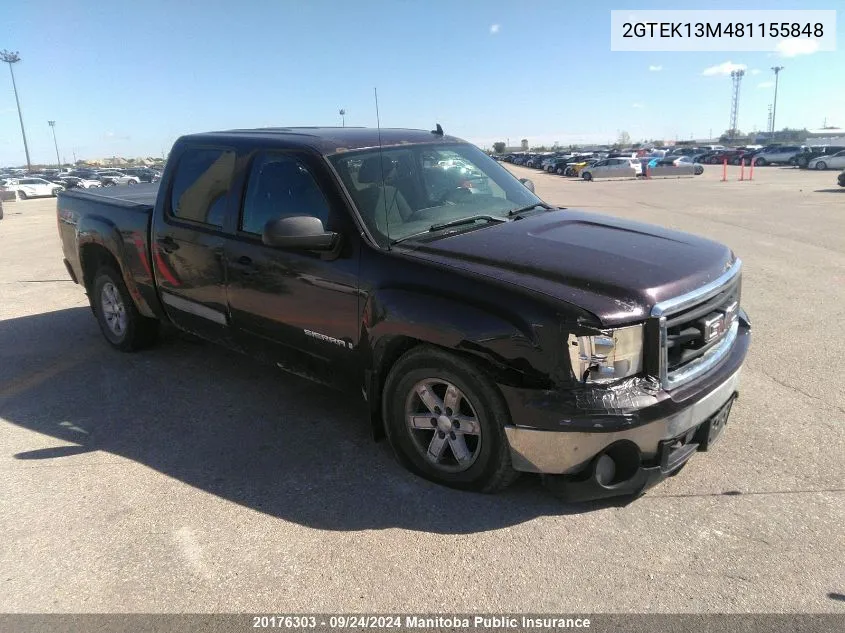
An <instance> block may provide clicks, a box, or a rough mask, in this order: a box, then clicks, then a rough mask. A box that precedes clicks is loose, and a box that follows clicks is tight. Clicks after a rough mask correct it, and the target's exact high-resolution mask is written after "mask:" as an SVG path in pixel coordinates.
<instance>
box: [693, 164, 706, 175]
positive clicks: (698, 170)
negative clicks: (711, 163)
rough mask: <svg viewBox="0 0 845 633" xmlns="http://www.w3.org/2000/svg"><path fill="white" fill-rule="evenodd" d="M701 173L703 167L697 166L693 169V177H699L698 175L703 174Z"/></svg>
mask: <svg viewBox="0 0 845 633" xmlns="http://www.w3.org/2000/svg"><path fill="white" fill-rule="evenodd" d="M703 173H704V167H702V166H701V165H698V166H697V167H696V168H695V175H696V176H700V175H701V174H703Z"/></svg>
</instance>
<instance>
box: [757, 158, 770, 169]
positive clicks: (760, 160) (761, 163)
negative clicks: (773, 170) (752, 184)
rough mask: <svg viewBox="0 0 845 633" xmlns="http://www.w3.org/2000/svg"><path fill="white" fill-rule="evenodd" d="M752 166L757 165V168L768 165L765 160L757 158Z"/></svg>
mask: <svg viewBox="0 0 845 633" xmlns="http://www.w3.org/2000/svg"><path fill="white" fill-rule="evenodd" d="M754 164H755V165H757V167H765V166H766V165H768V161H767V160H766V159H765V158H758V159H756V160H755V161H754Z"/></svg>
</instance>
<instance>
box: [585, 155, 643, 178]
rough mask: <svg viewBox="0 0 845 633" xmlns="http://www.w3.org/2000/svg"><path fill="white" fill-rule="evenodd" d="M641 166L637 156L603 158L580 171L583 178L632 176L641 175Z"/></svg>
mask: <svg viewBox="0 0 845 633" xmlns="http://www.w3.org/2000/svg"><path fill="white" fill-rule="evenodd" d="M642 174H643V168H642V164H641V163H640V159H639V158H619V157H617V158H605V159H604V160H600V161H598V162H597V163H596V164H595V165H593V166H592V167H587V168H586V169H584V170H583V171H582V172H581V178H583V179H584V180H593V179H594V178H633V177H635V176H642Z"/></svg>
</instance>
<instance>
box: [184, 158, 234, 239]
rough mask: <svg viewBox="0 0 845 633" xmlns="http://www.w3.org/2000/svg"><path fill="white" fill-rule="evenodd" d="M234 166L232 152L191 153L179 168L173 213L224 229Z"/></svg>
mask: <svg viewBox="0 0 845 633" xmlns="http://www.w3.org/2000/svg"><path fill="white" fill-rule="evenodd" d="M234 166H235V153H234V152H233V151H231V150H222V149H189V150H187V151H186V152H185V153H184V154H182V156H181V158H180V159H179V164H178V165H177V166H176V176H175V177H174V179H173V190H172V191H171V197H170V211H171V213H172V214H173V215H174V216H176V217H178V218H180V219H184V220H192V221H194V222H202V223H204V224H212V225H214V226H222V225H223V218H224V217H225V215H226V202H227V199H228V193H229V183H230V182H231V180H232V171H233V169H234Z"/></svg>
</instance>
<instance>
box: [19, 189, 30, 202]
mask: <svg viewBox="0 0 845 633" xmlns="http://www.w3.org/2000/svg"><path fill="white" fill-rule="evenodd" d="M18 197H19V198H20V199H21V200H26V199H27V198H28V197H29V196H27V195H26V191H24V190H23V189H20V190H19V191H18Z"/></svg>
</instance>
